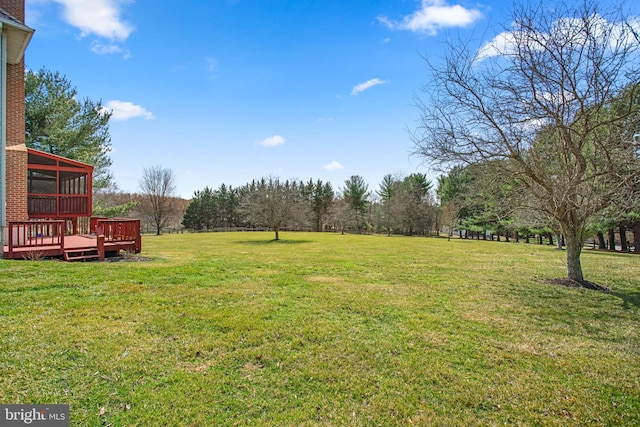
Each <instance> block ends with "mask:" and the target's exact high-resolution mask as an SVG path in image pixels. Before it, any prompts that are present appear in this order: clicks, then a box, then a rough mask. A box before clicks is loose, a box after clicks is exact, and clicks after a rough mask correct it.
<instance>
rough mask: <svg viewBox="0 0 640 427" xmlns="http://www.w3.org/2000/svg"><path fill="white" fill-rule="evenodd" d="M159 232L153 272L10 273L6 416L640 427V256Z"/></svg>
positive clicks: (56, 269)
mask: <svg viewBox="0 0 640 427" xmlns="http://www.w3.org/2000/svg"><path fill="white" fill-rule="evenodd" d="M272 238H273V234H272V233H211V234H185V235H167V236H160V237H155V236H153V237H152V236H149V237H145V238H144V240H143V248H144V252H143V254H142V255H144V256H146V257H150V258H152V260H151V261H147V262H104V263H95V262H92V263H63V262H55V261H5V260H0V325H1V332H0V403H31V404H36V403H48V404H53V403H65V404H70V405H71V425H73V426H109V425H111V426H213V425H274V426H275V425H296V426H298V425H306V426H310V425H332V426H343V425H356V426H365V425H366V426H369V425H371V426H396V425H442V426H456V425H460V426H487V425H504V424H506V425H522V426H535V425H540V426H547V425H549V426H554V425H557V426H566V425H576V426H578V425H580V426H583V425H603V426H611V425H623V426H633V425H638V424H640V257H638V256H633V255H624V254H615V253H606V252H590V251H586V252H585V253H584V255H583V267H584V270H585V278H587V279H589V280H592V281H595V282H599V283H602V284H605V285H608V286H610V287H611V288H612V292H610V293H603V292H598V291H589V290H584V289H578V288H565V287H560V286H555V285H549V284H545V283H542V281H543V280H544V279H552V278H557V277H563V276H564V275H565V274H566V265H565V260H564V253H563V252H559V251H557V250H556V249H554V248H553V247H549V246H538V245H534V244H531V245H526V244H516V243H504V242H503V243H497V242H478V241H464V240H452V241H450V242H447V240H446V239H433V238H429V239H427V238H406V237H384V236H358V235H339V234H329V233H282V234H281V238H282V240H281V241H280V242H275V241H271V239H272Z"/></svg>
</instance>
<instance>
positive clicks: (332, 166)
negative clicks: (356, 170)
mask: <svg viewBox="0 0 640 427" xmlns="http://www.w3.org/2000/svg"><path fill="white" fill-rule="evenodd" d="M322 168H323V169H325V170H328V171H335V170H338V169H344V166H342V165H341V164H340V163H338V162H336V161H335V160H334V161H332V162H331V163H329V164H328V165H325V166H323V167H322Z"/></svg>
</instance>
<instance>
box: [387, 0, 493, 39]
mask: <svg viewBox="0 0 640 427" xmlns="http://www.w3.org/2000/svg"><path fill="white" fill-rule="evenodd" d="M482 17H483V14H482V12H481V11H480V10H478V9H467V8H465V7H464V6H461V5H458V4H456V5H449V4H447V2H446V1H445V0H422V3H421V7H420V9H418V10H416V11H415V12H413V13H412V14H411V15H407V16H405V17H404V18H402V20H400V21H394V20H391V19H389V18H387V17H386V16H379V17H378V21H380V22H381V23H382V24H384V25H386V26H387V27H389V28H390V29H392V30H408V31H413V32H416V33H426V34H429V35H432V36H433V35H436V34H437V32H438V30H440V29H442V28H451V27H466V26H468V25H471V24H473V23H474V22H476V21H478V20H479V19H482Z"/></svg>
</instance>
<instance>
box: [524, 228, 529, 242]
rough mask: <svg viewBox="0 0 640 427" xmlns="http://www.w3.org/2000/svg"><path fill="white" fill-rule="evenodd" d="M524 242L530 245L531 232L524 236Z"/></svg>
mask: <svg viewBox="0 0 640 427" xmlns="http://www.w3.org/2000/svg"><path fill="white" fill-rule="evenodd" d="M524 242H525V243H527V244H529V232H528V231H527V232H526V234H525V235H524Z"/></svg>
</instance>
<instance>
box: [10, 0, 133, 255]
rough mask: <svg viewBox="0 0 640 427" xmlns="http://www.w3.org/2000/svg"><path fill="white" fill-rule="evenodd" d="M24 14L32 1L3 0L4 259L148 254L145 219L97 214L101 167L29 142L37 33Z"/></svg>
mask: <svg viewBox="0 0 640 427" xmlns="http://www.w3.org/2000/svg"><path fill="white" fill-rule="evenodd" d="M24 11H25V0H0V247H2V249H3V250H2V252H0V256H4V257H6V258H17V259H20V258H33V257H35V256H36V255H37V257H41V256H54V257H56V256H64V258H65V259H66V260H87V259H103V258H104V257H105V255H109V254H114V253H118V252H119V251H121V250H125V251H133V252H136V253H137V252H140V250H141V236H140V221H139V220H126V219H108V218H96V217H92V216H91V215H92V197H91V196H92V178H93V166H91V165H88V164H85V163H82V162H78V161H75V160H71V159H67V158H64V157H60V156H56V155H53V154H50V153H45V152H43V151H38V150H33V149H31V148H27V146H26V144H25V93H24V80H25V66H24V52H25V50H26V48H27V45H28V44H29V42H30V40H31V37H32V36H33V33H34V30H33V29H31V28H29V27H27V26H26V25H25V24H24V15H25V13H24ZM79 223H82V226H79ZM80 233H84V234H83V235H80Z"/></svg>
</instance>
